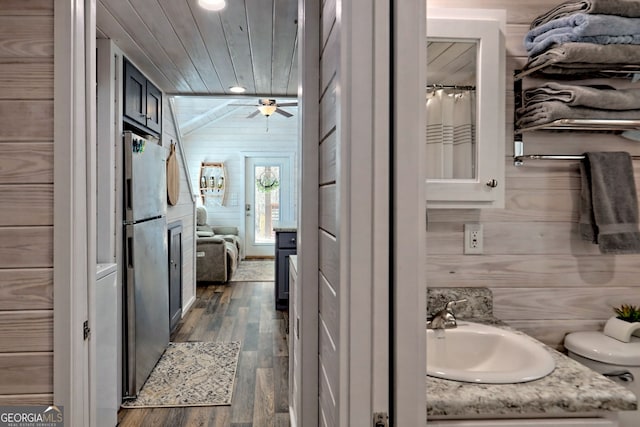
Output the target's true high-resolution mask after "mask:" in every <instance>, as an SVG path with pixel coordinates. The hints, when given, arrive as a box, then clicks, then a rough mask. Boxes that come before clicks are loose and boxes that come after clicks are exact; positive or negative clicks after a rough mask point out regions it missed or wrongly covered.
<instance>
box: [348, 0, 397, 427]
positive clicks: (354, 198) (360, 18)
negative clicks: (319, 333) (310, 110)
mask: <svg viewBox="0 0 640 427" xmlns="http://www.w3.org/2000/svg"><path fill="white" fill-rule="evenodd" d="M340 13H341V24H340V30H341V32H340V36H341V37H340V46H341V48H340V65H339V71H338V73H339V76H340V83H339V85H340V88H338V87H336V93H337V94H338V95H337V98H338V101H337V104H338V114H339V116H338V117H339V119H338V120H339V122H338V123H339V124H338V129H339V131H340V136H339V138H340V153H339V161H338V164H339V177H338V183H339V189H338V192H339V194H338V200H339V216H338V217H339V218H340V225H339V227H340V229H339V242H340V286H341V287H342V289H343V290H342V291H341V295H345V296H346V304H343V306H342V308H343V311H342V312H341V313H340V321H341V323H343V325H344V326H345V328H346V329H343V330H341V333H340V340H341V344H340V346H339V347H340V348H341V356H340V357H341V362H342V363H341V376H343V377H344V378H346V381H343V382H341V386H342V388H341V390H340V397H341V400H342V401H341V402H340V425H341V426H353V425H363V424H365V423H367V422H370V423H372V417H373V413H374V412H387V413H388V412H389V387H388V386H389V345H388V344H389V341H388V337H389V251H390V245H391V240H390V239H389V210H390V207H389V173H390V167H389V156H388V154H389V145H390V144H389V111H390V102H389V82H388V78H389V72H388V69H389V42H388V36H389V31H390V25H391V23H390V20H389V16H390V15H389V5H388V3H386V2H371V1H370V0H353V1H350V2H342V5H341V11H340ZM336 25H338V24H337V23H336ZM343 332H344V334H343ZM398 425H404V424H398ZM407 425H409V424H407Z"/></svg>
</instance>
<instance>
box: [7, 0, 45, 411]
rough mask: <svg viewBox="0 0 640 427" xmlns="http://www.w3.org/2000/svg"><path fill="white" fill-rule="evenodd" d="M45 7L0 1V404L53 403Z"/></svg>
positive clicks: (40, 0) (28, 0)
mask: <svg viewBox="0 0 640 427" xmlns="http://www.w3.org/2000/svg"><path fill="white" fill-rule="evenodd" d="M53 5H54V2H53V1H52V0H5V1H3V2H2V3H0V194H2V195H3V197H2V201H0V404H1V405H18V404H51V403H53V394H52V393H53Z"/></svg>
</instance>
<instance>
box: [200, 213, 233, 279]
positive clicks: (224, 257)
mask: <svg viewBox="0 0 640 427" xmlns="http://www.w3.org/2000/svg"><path fill="white" fill-rule="evenodd" d="M239 262H240V239H239V237H238V227H217V226H210V225H209V224H207V210H206V209H205V208H204V207H201V206H200V207H198V208H196V281H197V282H226V281H228V280H231V277H232V276H233V273H234V272H235V271H236V268H237V267H238V263H239Z"/></svg>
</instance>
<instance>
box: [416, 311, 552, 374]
mask: <svg viewBox="0 0 640 427" xmlns="http://www.w3.org/2000/svg"><path fill="white" fill-rule="evenodd" d="M554 368H555V362H554V360H553V357H551V354H550V353H549V352H548V351H547V350H546V349H545V348H544V347H543V346H542V344H541V343H538V342H536V341H534V340H533V339H531V338H528V337H526V336H522V335H518V334H516V333H513V332H511V331H509V330H505V329H501V328H496V327H494V326H489V325H482V324H480V323H473V322H463V321H459V322H458V327H457V328H454V329H446V330H432V329H428V330H427V375H430V376H433V377H438V378H444V379H447V380H456V381H464V382H473V383H488V384H512V383H522V382H527V381H532V380H536V379H538V378H542V377H544V376H547V375H549V374H550V373H551V372H552V371H553V369H554Z"/></svg>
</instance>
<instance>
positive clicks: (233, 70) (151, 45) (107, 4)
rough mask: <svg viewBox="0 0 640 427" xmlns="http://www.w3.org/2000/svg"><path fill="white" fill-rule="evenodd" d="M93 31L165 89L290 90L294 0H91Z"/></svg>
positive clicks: (273, 93)
mask: <svg viewBox="0 0 640 427" xmlns="http://www.w3.org/2000/svg"><path fill="white" fill-rule="evenodd" d="M97 35H98V37H99V38H110V39H112V40H114V42H115V43H116V44H117V45H118V46H119V47H120V48H121V49H122V50H123V51H124V52H125V53H126V54H127V56H129V58H130V59H131V60H132V61H133V62H134V63H136V64H137V65H138V66H139V67H140V68H142V69H143V70H144V72H145V73H146V74H147V75H148V76H149V77H150V78H151V79H152V80H153V81H154V82H155V83H156V84H157V85H159V86H160V87H161V88H162V89H163V90H164V91H165V92H166V93H168V94H182V95H189V94H199V95H202V94H207V95H226V94H230V93H231V92H230V91H229V88H230V87H232V86H237V85H239V86H243V87H245V88H246V93H245V95H257V96H263V97H283V96H296V94H297V85H298V78H297V73H298V67H297V0H227V7H226V8H225V9H223V10H222V11H219V12H211V11H206V10H204V9H202V8H200V7H199V6H198V0H98V2H97Z"/></svg>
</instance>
